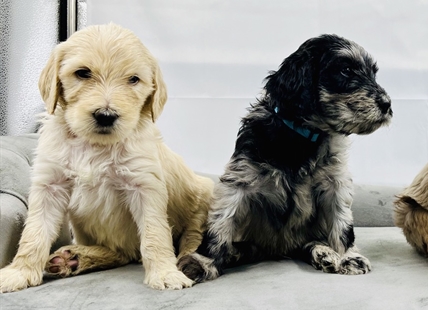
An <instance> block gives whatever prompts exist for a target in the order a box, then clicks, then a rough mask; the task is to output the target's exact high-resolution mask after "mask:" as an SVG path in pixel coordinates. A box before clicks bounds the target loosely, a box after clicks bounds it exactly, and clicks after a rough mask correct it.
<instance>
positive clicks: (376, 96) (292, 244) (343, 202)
mask: <svg viewBox="0 0 428 310" xmlns="http://www.w3.org/2000/svg"><path fill="white" fill-rule="evenodd" d="M377 70H378V68H377V65H376V63H375V62H374V60H373V59H372V57H371V56H370V55H369V54H368V53H367V52H366V51H365V50H364V49H363V48H362V47H360V46H359V45H357V44H356V43H354V42H352V41H349V40H346V39H344V38H341V37H338V36H336V35H322V36H320V37H316V38H312V39H309V40H308V41H306V42H305V43H303V44H302V45H301V46H300V47H299V49H298V50H297V51H296V52H294V53H293V54H291V55H290V56H289V57H287V58H286V59H285V60H284V62H283V63H282V64H281V66H280V67H279V70H278V71H276V72H271V74H270V75H269V76H268V77H267V79H266V84H265V87H264V93H263V94H262V96H261V98H260V99H259V100H258V102H257V103H255V104H254V105H252V106H251V107H250V108H249V113H248V115H247V116H246V117H244V118H243V120H242V124H241V128H240V130H239V132H238V137H237V141H236V146H235V152H234V153H233V155H232V157H231V159H230V161H229V163H228V164H227V166H226V168H225V172H224V174H223V175H222V176H221V178H220V183H219V184H218V185H216V187H215V189H214V199H213V203H212V204H211V209H210V212H209V217H208V227H209V229H208V233H207V234H206V236H205V238H204V240H203V242H202V244H201V246H200V247H199V249H198V251H197V253H194V254H191V255H188V256H185V257H183V258H182V259H181V260H180V261H179V268H180V269H181V270H183V272H184V273H185V274H186V275H187V276H189V277H190V278H192V279H194V280H195V281H197V282H201V281H204V280H208V279H214V278H216V277H218V276H219V275H221V274H222V272H223V269H224V268H225V267H228V266H231V265H236V264H242V263H249V262H254V261H258V260H261V259H268V258H278V257H284V256H291V257H296V258H300V259H303V260H305V261H307V262H308V263H310V264H312V265H313V266H314V267H315V268H316V269H322V270H323V271H325V272H333V273H341V274H364V273H367V272H368V271H370V268H371V267H370V262H369V261H368V260H367V258H365V257H364V256H362V255H360V254H359V253H358V250H357V248H356V247H355V245H354V239H355V237H354V230H353V218H352V213H351V209H350V207H351V204H352V195H353V187H352V180H351V177H350V174H349V172H348V169H347V150H348V137H347V136H348V135H350V134H369V133H371V132H373V131H375V130H376V129H378V128H379V127H380V126H383V125H387V124H388V123H389V122H390V119H391V117H392V110H391V101H390V98H389V97H388V95H387V93H386V92H385V90H384V89H383V88H382V87H381V86H379V85H378V83H377V82H376V80H375V77H376V72H377Z"/></svg>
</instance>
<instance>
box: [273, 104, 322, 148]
mask: <svg viewBox="0 0 428 310" xmlns="http://www.w3.org/2000/svg"><path fill="white" fill-rule="evenodd" d="M278 111H279V109H278V107H275V113H276V114H277V115H278V116H279V114H278ZM279 118H281V120H282V121H283V122H284V124H285V125H287V127H289V128H290V129H292V130H294V131H295V132H297V133H298V134H299V135H301V136H303V137H305V138H306V139H309V140H311V142H316V141H317V139H318V138H319V135H320V134H319V133H315V132H314V131H312V130H310V129H309V128H305V127H302V126H298V125H295V124H294V121H290V120H288V119H285V118H282V117H281V116H279Z"/></svg>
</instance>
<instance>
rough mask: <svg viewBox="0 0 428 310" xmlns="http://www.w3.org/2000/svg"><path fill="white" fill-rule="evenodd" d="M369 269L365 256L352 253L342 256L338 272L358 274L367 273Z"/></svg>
mask: <svg viewBox="0 0 428 310" xmlns="http://www.w3.org/2000/svg"><path fill="white" fill-rule="evenodd" d="M371 269H372V268H371V264H370V261H369V260H368V259H367V258H366V257H364V256H362V255H360V254H358V253H354V254H353V255H350V256H345V257H344V258H342V260H341V262H340V267H339V271H338V273H340V274H347V275H358V274H365V273H368V272H369V271H370V270H371Z"/></svg>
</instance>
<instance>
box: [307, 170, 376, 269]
mask: <svg viewBox="0 0 428 310" xmlns="http://www.w3.org/2000/svg"><path fill="white" fill-rule="evenodd" d="M339 176H340V177H339ZM346 176H347V174H345V173H339V174H338V177H336V178H335V177H334V175H333V176H329V177H328V178H326V181H325V182H324V183H321V184H323V185H321V186H320V187H319V188H318V191H319V193H320V194H319V195H318V197H319V200H318V201H317V204H318V205H319V206H320V207H321V209H322V211H323V213H324V218H325V222H326V224H327V229H328V231H327V235H328V244H329V245H330V247H331V248H332V249H333V250H334V251H335V252H337V253H338V254H339V255H340V257H341V260H340V262H339V264H338V265H337V266H336V272H337V273H341V274H364V273H367V272H369V271H370V270H371V266H370V262H369V260H368V259H367V258H366V257H364V256H362V255H361V254H359V253H358V250H357V248H356V247H355V245H354V241H355V235H354V225H353V217H352V211H351V204H352V193H353V186H352V181H351V179H350V178H348V177H346ZM314 249H318V250H319V247H314ZM315 256H316V255H315V253H313V257H315Z"/></svg>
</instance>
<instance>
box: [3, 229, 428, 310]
mask: <svg viewBox="0 0 428 310" xmlns="http://www.w3.org/2000/svg"><path fill="white" fill-rule="evenodd" d="M356 237H357V244H358V246H359V248H360V250H361V252H362V253H364V255H366V256H367V257H368V258H369V259H370V260H371V263H372V266H373V270H372V272H370V273H369V274H366V275H359V276H344V275H337V274H325V273H322V272H321V271H317V270H315V269H313V268H312V267H311V266H309V265H307V264H305V263H302V262H298V261H291V260H284V261H273V262H263V263H259V264H255V265H248V266H243V267H239V268H235V269H230V270H228V271H227V272H226V274H225V275H224V276H222V277H220V278H218V279H216V280H214V281H210V282H206V283H202V284H198V285H196V286H194V287H192V288H189V289H185V290H182V291H156V290H153V289H150V288H148V287H147V286H145V285H144V284H143V276H144V275H143V274H144V271H143V268H142V267H141V266H139V265H128V266H125V267H121V268H117V269H112V270H107V271H100V272H95V273H92V274H86V275H79V276H76V277H72V278H66V279H54V280H49V281H48V282H46V283H44V284H42V285H41V286H39V287H34V288H30V289H27V290H24V291H21V292H16V293H8V294H3V295H1V296H0V302H1V305H2V307H3V309H8V310H15V309H16V310H18V309H19V310H20V309H164V310H165V309H204V310H209V309H234V310H238V309H246V310H247V309H331V310H334V309H347V310H352V309H388V310H393V309H403V310H407V309H426V308H428V289H427V285H426V283H427V278H428V261H427V260H426V259H424V258H423V257H421V256H419V255H418V254H417V253H416V252H415V251H414V250H413V249H412V248H411V247H410V246H409V245H408V244H407V243H406V241H405V239H404V236H403V235H402V233H401V231H400V230H399V229H398V228H395V227H384V228H356Z"/></svg>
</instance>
